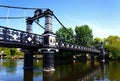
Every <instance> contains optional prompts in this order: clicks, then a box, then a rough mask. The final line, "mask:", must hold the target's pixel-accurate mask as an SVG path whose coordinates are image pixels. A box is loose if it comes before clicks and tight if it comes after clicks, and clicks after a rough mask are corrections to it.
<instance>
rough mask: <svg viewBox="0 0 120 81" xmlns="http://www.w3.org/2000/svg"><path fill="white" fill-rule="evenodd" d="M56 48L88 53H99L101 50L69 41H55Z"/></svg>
mask: <svg viewBox="0 0 120 81" xmlns="http://www.w3.org/2000/svg"><path fill="white" fill-rule="evenodd" d="M56 46H57V48H59V49H60V50H65V51H67V50H68V51H70V50H71V51H77V52H78V51H80V52H90V53H100V52H101V51H100V50H98V49H95V48H90V47H85V46H81V45H76V44H70V43H65V42H57V43H56Z"/></svg>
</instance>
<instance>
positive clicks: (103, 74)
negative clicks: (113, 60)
mask: <svg viewBox="0 0 120 81" xmlns="http://www.w3.org/2000/svg"><path fill="white" fill-rule="evenodd" d="M107 65H108V64H105V62H101V63H100V71H101V76H97V77H94V81H110V80H109V79H108V78H107V77H106V66H107Z"/></svg>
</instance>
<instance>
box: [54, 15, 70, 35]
mask: <svg viewBox="0 0 120 81" xmlns="http://www.w3.org/2000/svg"><path fill="white" fill-rule="evenodd" d="M53 16H54V18H55V19H56V20H57V21H58V22H59V24H60V25H61V26H62V27H63V28H64V29H65V30H66V31H67V32H68V33H69V34H71V35H72V33H70V32H69V31H68V29H67V28H66V27H65V26H64V25H63V24H62V23H61V22H60V20H59V19H58V18H57V17H56V16H55V14H53Z"/></svg>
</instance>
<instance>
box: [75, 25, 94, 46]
mask: <svg viewBox="0 0 120 81" xmlns="http://www.w3.org/2000/svg"><path fill="white" fill-rule="evenodd" d="M75 33H76V43H77V44H79V45H83V46H90V45H91V43H92V40H93V35H92V30H91V29H90V28H89V26H88V25H82V26H76V28H75Z"/></svg>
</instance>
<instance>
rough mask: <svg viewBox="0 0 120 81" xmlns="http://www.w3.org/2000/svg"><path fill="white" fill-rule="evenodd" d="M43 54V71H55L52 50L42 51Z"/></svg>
mask: <svg viewBox="0 0 120 81" xmlns="http://www.w3.org/2000/svg"><path fill="white" fill-rule="evenodd" d="M42 53H43V71H55V69H54V53H55V51H54V50H52V49H42Z"/></svg>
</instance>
